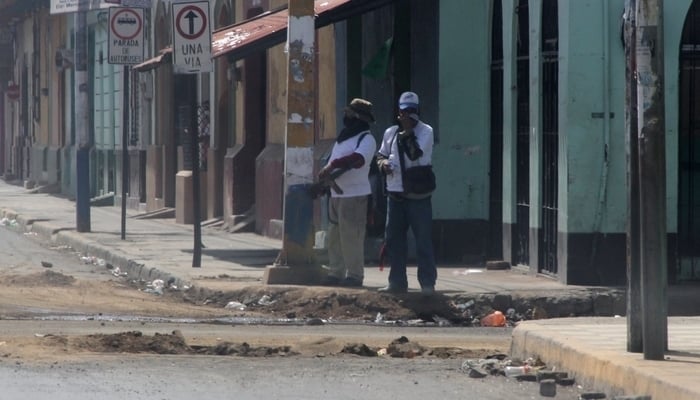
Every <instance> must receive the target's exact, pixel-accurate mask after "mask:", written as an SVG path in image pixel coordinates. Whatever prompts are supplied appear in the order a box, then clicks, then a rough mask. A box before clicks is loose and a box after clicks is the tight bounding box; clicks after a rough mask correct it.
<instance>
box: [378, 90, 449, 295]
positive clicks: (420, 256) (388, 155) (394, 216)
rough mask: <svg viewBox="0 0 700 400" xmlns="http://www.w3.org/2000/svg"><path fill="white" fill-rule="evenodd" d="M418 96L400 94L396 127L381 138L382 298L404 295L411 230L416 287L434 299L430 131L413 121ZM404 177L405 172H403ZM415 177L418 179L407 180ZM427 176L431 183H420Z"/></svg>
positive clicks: (423, 181) (430, 129)
mask: <svg viewBox="0 0 700 400" xmlns="http://www.w3.org/2000/svg"><path fill="white" fill-rule="evenodd" d="M419 104H420V103H419V99H418V95H417V94H415V93H413V92H404V93H403V94H401V97H399V116H398V121H399V124H398V125H394V126H391V127H390V128H388V129H387V130H386V131H385V132H384V138H383V139H382V143H381V146H380V148H379V152H378V153H377V165H378V166H379V169H380V170H381V171H382V173H383V174H384V175H385V177H386V188H387V192H388V199H387V221H386V237H385V239H386V251H387V254H388V256H389V262H390V265H391V269H390V271H389V284H388V285H387V286H386V287H384V288H381V289H379V291H381V292H387V293H394V294H397V293H406V292H407V290H408V279H407V277H406V260H407V254H408V244H407V233H408V228H411V230H412V231H413V235H414V237H415V240H416V258H417V262H418V283H420V286H421V292H422V293H423V294H424V295H432V294H434V293H435V281H436V279H437V269H436V268H435V257H434V254H433V240H432V229H433V211H432V203H431V195H432V190H434V189H435V181H434V175H433V172H432V154H433V128H432V127H431V126H430V125H428V124H426V123H424V122H423V121H421V120H420V117H419V116H418V110H419V108H418V106H419ZM407 171H408V172H407ZM414 172H419V173H420V174H419V176H420V179H418V180H417V181H416V180H414V179H413V176H415V175H414ZM427 176H430V178H432V179H424V178H425V177H427Z"/></svg>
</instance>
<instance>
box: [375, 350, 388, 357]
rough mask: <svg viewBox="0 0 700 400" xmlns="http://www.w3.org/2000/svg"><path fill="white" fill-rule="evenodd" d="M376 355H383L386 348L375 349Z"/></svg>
mask: <svg viewBox="0 0 700 400" xmlns="http://www.w3.org/2000/svg"><path fill="white" fill-rule="evenodd" d="M377 355H378V356H385V355H386V349H379V350H377Z"/></svg>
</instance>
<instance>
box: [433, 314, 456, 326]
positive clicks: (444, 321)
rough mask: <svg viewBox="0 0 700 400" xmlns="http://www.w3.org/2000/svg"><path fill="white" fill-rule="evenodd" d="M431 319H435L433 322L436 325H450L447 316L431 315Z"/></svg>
mask: <svg viewBox="0 0 700 400" xmlns="http://www.w3.org/2000/svg"><path fill="white" fill-rule="evenodd" d="M433 321H435V323H436V324H437V325H438V326H452V322H450V321H449V320H448V319H447V318H443V317H441V316H439V315H433Z"/></svg>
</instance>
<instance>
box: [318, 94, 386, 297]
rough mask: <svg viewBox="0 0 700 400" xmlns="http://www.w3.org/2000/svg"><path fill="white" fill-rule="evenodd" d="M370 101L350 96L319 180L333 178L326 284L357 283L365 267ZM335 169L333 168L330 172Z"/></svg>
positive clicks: (371, 145)
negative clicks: (336, 136) (339, 129)
mask: <svg viewBox="0 0 700 400" xmlns="http://www.w3.org/2000/svg"><path fill="white" fill-rule="evenodd" d="M373 122H374V115H372V103H370V102H369V101H367V100H364V99H353V100H352V101H351V102H350V104H349V105H348V106H347V107H346V108H345V115H344V117H343V125H344V127H343V129H342V130H341V131H340V134H339V135H338V138H337V139H336V142H335V144H334V145H333V150H332V151H331V155H330V157H329V159H328V163H327V164H326V166H324V167H323V168H322V169H321V171H319V173H318V178H319V181H322V180H326V179H328V178H329V177H330V176H331V174H332V175H333V176H335V175H337V173H336V172H342V171H345V172H342V174H341V175H339V176H337V177H336V178H335V186H334V188H339V189H340V192H338V191H336V189H331V198H330V201H329V205H328V220H329V227H328V260H329V265H328V275H327V276H326V277H325V278H324V279H323V282H322V284H323V285H326V286H346V287H361V286H362V281H363V279H364V267H365V252H364V249H365V232H366V224H367V201H368V197H369V195H370V194H371V193H372V188H371V186H370V182H369V168H370V163H371V161H372V157H373V156H374V153H375V151H376V150H377V143H376V141H375V139H374V136H372V133H371V132H370V130H369V124H370V123H373ZM334 171H335V172H334Z"/></svg>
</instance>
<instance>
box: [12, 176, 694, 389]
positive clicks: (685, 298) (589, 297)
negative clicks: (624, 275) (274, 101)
mask: <svg viewBox="0 0 700 400" xmlns="http://www.w3.org/2000/svg"><path fill="white" fill-rule="evenodd" d="M0 218H7V219H8V221H11V220H14V221H16V224H17V226H18V229H22V230H24V231H27V232H36V233H37V234H38V235H43V236H44V237H46V238H48V239H50V240H52V241H53V242H54V243H56V244H64V245H70V246H71V247H73V248H74V249H76V250H79V251H82V252H86V253H90V254H93V255H95V256H97V257H101V258H103V259H105V260H106V261H107V262H109V263H112V264H113V265H115V266H119V267H122V268H124V269H125V270H127V271H129V274H130V275H132V276H138V277H141V278H142V279H147V280H148V279H154V278H155V277H172V278H174V279H176V280H177V281H178V282H183V283H184V282H194V283H195V284H196V285H200V286H202V287H208V288H210V289H216V290H222V289H227V288H236V287H238V288H240V287H241V286H246V285H260V284H261V277H262V275H263V272H264V268H265V266H267V265H269V263H270V261H271V260H272V259H273V258H274V256H275V255H276V254H277V252H278V250H279V248H280V245H281V243H280V242H279V241H276V240H272V239H268V238H262V237H259V236H257V235H253V234H234V235H232V234H228V233H226V232H223V231H220V230H216V229H205V230H204V242H205V244H206V245H207V248H206V251H205V253H204V254H203V266H202V268H201V269H193V268H191V243H192V230H191V227H188V226H182V225H177V224H175V223H174V221H172V220H137V219H133V218H130V219H129V220H128V221H127V240H126V241H121V240H120V238H119V234H120V229H119V227H120V225H119V220H120V211H119V209H118V208H116V207H106V208H96V207H93V208H92V232H89V233H76V232H75V230H74V225H75V209H74V203H73V202H71V201H69V200H66V199H62V198H59V197H55V196H50V195H45V194H29V193H27V191H26V190H24V189H23V188H21V187H19V186H15V185H9V184H6V183H2V182H0ZM475 267H476V266H470V265H454V266H441V267H440V271H439V274H440V276H439V280H438V286H437V289H438V290H439V291H442V292H443V293H446V294H450V295H455V296H456V295H461V296H476V295H479V294H484V293H491V294H497V295H500V296H511V297H516V296H531V297H533V296H539V297H543V298H546V299H548V300H551V301H553V302H554V303H556V304H558V306H559V307H573V308H571V309H572V310H576V307H579V306H580V305H581V304H588V303H591V304H593V305H594V308H595V307H600V309H605V310H606V311H607V312H609V313H610V314H609V315H614V314H624V302H623V303H622V304H620V303H619V302H618V301H619V298H618V300H615V298H614V297H611V294H612V293H614V291H612V292H611V291H610V289H602V291H601V288H589V287H571V286H566V285H563V284H560V283H558V282H556V281H553V280H551V279H548V278H543V277H537V276H530V275H527V274H525V273H522V272H519V271H517V270H510V271H485V270H483V269H480V268H475ZM386 274H387V271H379V270H378V268H376V267H373V266H368V268H367V269H366V286H367V287H368V289H369V290H371V289H372V288H376V287H379V286H381V285H383V284H384V283H385V280H386ZM410 274H411V275H410V276H411V277H410V278H409V282H410V285H411V289H412V290H416V289H417V284H416V281H415V268H413V269H410ZM221 276H228V277H233V278H235V279H225V280H221V279H217V277H221ZM697 293H698V292H697V290H695V288H692V287H670V288H669V300H670V302H671V303H670V305H669V310H670V312H671V314H673V315H698V312H697V307H698V304H700V302H698V301H697ZM581 296H583V297H584V300H583V301H582V300H581ZM567 299H573V300H574V302H573V303H567ZM669 321H670V322H669V332H670V334H669V347H670V351H669V353H668V354H667V360H666V361H663V362H654V361H645V360H643V359H642V356H641V355H639V354H630V353H628V352H627V351H626V346H625V338H626V331H625V327H626V325H625V319H624V318H615V317H607V318H575V319H548V320H540V321H528V322H524V323H522V324H521V325H520V326H518V327H517V328H516V329H515V330H514V331H513V345H512V354H513V355H514V356H525V355H530V356H539V357H540V358H541V359H542V360H543V361H544V362H545V363H546V364H548V365H553V366H557V368H559V369H560V370H562V369H563V370H567V371H569V372H570V373H571V374H572V375H574V376H575V377H576V379H577V380H578V381H580V382H584V383H590V384H591V387H594V386H595V387H597V386H599V385H600V386H602V387H605V388H606V389H607V390H608V392H609V393H611V394H612V393H621V392H625V394H630V395H632V394H652V395H653V396H654V397H653V398H654V399H657V400H658V399H667V398H672V399H674V400H685V399H694V400H696V399H698V398H700V383H698V382H697V379H695V377H697V376H700V366H698V364H697V363H696V362H695V359H696V358H697V357H698V356H700V342H698V340H700V339H698V338H700V336H698V335H697V332H698V331H700V318H697V317H691V318H679V317H674V318H671V319H670V320H669Z"/></svg>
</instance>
